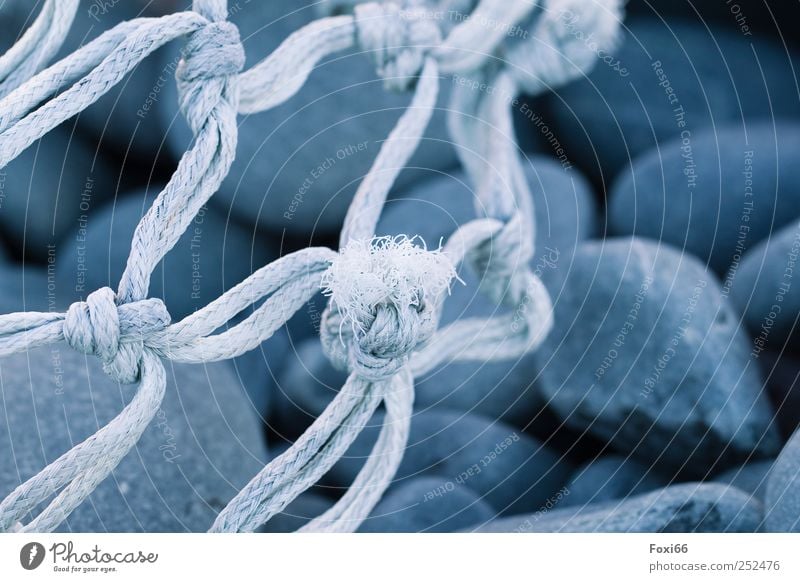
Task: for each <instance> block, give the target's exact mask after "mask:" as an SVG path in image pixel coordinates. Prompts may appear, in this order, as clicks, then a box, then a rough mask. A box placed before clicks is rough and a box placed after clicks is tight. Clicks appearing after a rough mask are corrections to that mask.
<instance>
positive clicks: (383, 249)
mask: <svg viewBox="0 0 800 582" xmlns="http://www.w3.org/2000/svg"><path fill="white" fill-rule="evenodd" d="M417 242H419V244H417ZM457 278H458V277H457V275H456V270H455V266H454V265H453V263H452V261H451V260H450V259H449V257H448V256H447V255H446V254H444V253H443V252H442V251H441V246H440V248H438V249H436V250H428V248H427V246H426V245H425V241H424V240H423V239H422V237H419V236H415V237H411V238H409V237H408V236H406V235H398V236H380V237H374V238H372V239H362V240H352V241H350V242H349V243H348V244H347V246H346V247H345V248H344V249H343V250H341V251H340V252H339V255H338V256H337V257H336V258H335V259H334V260H333V261H332V262H331V266H330V267H329V268H328V270H327V271H326V272H325V273H324V275H323V277H322V288H323V293H324V294H325V295H327V296H328V297H330V298H331V303H332V304H333V305H334V306H335V307H336V308H337V309H338V310H339V312H340V313H341V315H342V325H347V324H350V325H352V327H353V332H354V333H364V332H365V331H366V330H365V329H364V324H363V322H366V321H370V320H371V319H372V318H374V316H375V310H376V309H377V308H378V306H380V305H391V306H394V307H396V308H397V309H398V310H399V311H401V312H402V311H403V310H404V309H407V308H408V307H414V308H416V309H418V310H421V309H422V308H423V307H424V305H425V304H426V303H435V302H437V301H438V300H439V298H440V297H441V296H442V295H443V294H444V293H445V292H447V293H449V292H450V284H451V282H452V281H453V279H457Z"/></svg>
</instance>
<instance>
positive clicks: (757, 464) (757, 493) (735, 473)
mask: <svg viewBox="0 0 800 582" xmlns="http://www.w3.org/2000/svg"><path fill="white" fill-rule="evenodd" d="M773 463H774V461H773V460H772V459H770V460H767V461H754V462H752V463H747V464H746V465H742V466H741V467H734V468H733V469H728V470H727V471H725V472H724V473H722V474H720V475H717V476H716V477H714V479H713V480H714V481H715V482H717V483H723V484H725V485H731V486H733V487H736V488H737V489H739V490H740V491H744V492H745V493H750V494H751V495H752V496H753V497H755V498H756V499H758V500H759V501H761V502H762V503H763V502H764V501H765V500H766V498H767V483H768V480H769V473H770V470H771V469H772V465H773Z"/></svg>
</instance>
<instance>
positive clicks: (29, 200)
mask: <svg viewBox="0 0 800 582" xmlns="http://www.w3.org/2000/svg"><path fill="white" fill-rule="evenodd" d="M73 129H74V128H73V126H72V124H70V123H67V124H65V125H63V126H60V127H57V128H56V129H54V130H53V131H51V132H50V133H49V134H47V135H46V136H44V137H43V138H42V139H41V140H39V141H37V142H34V143H33V144H32V145H31V146H30V147H29V148H28V149H26V150H25V151H24V152H22V153H21V154H20V155H19V156H18V157H17V158H16V159H14V160H12V161H11V163H9V164H8V165H7V166H6V167H5V168H3V169H2V173H0V229H2V231H3V237H4V238H5V239H6V240H7V241H8V242H9V243H10V244H11V246H12V247H13V248H14V249H15V251H16V254H17V255H19V256H25V257H27V258H28V259H32V260H37V261H44V260H46V258H47V256H48V248H49V247H48V245H53V244H56V243H57V242H58V241H59V240H60V239H61V237H62V236H63V235H64V234H65V233H66V232H68V231H69V230H70V229H75V228H78V222H79V220H80V219H81V217H84V216H89V215H90V214H91V213H92V210H93V209H95V208H96V207H97V206H98V205H99V204H100V203H101V202H102V201H103V200H107V199H108V198H110V197H112V196H113V195H114V191H115V184H116V180H115V175H114V174H113V172H112V171H110V170H111V168H110V166H109V164H108V162H107V160H106V158H105V157H104V156H103V154H102V153H101V152H99V151H96V150H95V148H94V147H92V146H90V145H89V144H87V143H84V142H83V141H82V140H81V138H80V136H79V135H76V134H75V132H74V131H73Z"/></svg>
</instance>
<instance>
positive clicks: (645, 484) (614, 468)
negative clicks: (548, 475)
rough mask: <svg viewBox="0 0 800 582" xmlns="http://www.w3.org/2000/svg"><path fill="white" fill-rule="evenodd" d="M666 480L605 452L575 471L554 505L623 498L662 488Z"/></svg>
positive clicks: (634, 462) (641, 466) (576, 504)
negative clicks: (602, 455) (563, 494)
mask: <svg viewBox="0 0 800 582" xmlns="http://www.w3.org/2000/svg"><path fill="white" fill-rule="evenodd" d="M667 481H668V480H665V479H663V478H662V477H661V476H660V475H658V474H656V473H655V471H653V470H651V469H650V468H649V467H647V466H645V465H643V464H641V463H637V462H636V461H635V460H633V459H630V458H626V457H622V456H617V455H609V456H607V457H601V458H599V459H597V460H595V461H592V462H590V463H587V464H586V465H584V466H583V467H581V468H579V469H578V470H576V471H575V473H574V474H573V475H572V478H571V479H570V481H569V483H567V485H566V486H565V487H564V490H565V492H567V495H565V496H564V499H563V500H562V501H561V502H560V503H559V504H558V507H559V508H561V507H570V506H579V505H589V504H592V503H602V502H603V501H612V500H614V499H625V498H627V497H631V496H634V495H639V494H641V493H646V492H648V491H652V490H653V489H658V488H659V487H663V486H665V485H667Z"/></svg>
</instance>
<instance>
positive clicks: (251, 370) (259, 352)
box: [227, 327, 289, 423]
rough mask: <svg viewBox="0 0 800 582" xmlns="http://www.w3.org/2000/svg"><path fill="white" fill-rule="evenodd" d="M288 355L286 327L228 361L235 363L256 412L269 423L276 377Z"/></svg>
mask: <svg viewBox="0 0 800 582" xmlns="http://www.w3.org/2000/svg"><path fill="white" fill-rule="evenodd" d="M288 356H289V336H288V334H287V332H286V328H285V327H282V328H281V329H279V330H278V331H277V332H275V334H273V336H272V337H271V338H269V339H268V340H267V341H265V342H263V343H262V344H261V345H260V346H258V347H257V348H256V349H254V350H251V351H249V352H247V353H246V354H244V355H241V356H239V357H238V358H234V359H232V360H227V361H228V362H230V365H232V366H233V369H234V372H235V373H236V375H237V377H238V378H239V382H240V383H241V385H242V386H243V387H244V388H245V390H246V391H247V397H248V398H249V399H250V405H251V407H252V409H253V411H254V413H255V414H256V415H257V416H258V418H260V419H261V421H262V422H263V423H267V422H268V419H269V415H270V411H271V410H272V401H273V399H274V398H275V390H276V389H277V385H278V380H277V378H278V377H279V376H280V374H281V373H282V371H283V368H284V365H285V363H286V361H287V358H288Z"/></svg>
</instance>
